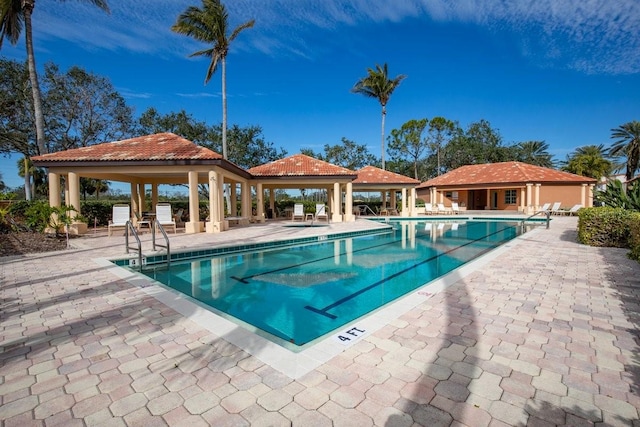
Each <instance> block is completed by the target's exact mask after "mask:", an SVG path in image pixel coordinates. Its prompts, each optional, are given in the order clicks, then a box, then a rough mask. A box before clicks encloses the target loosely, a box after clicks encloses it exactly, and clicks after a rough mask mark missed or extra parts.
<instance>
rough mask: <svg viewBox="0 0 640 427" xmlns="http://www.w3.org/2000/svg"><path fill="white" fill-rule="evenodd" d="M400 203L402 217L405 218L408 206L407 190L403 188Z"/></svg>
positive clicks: (407, 214) (407, 213)
mask: <svg viewBox="0 0 640 427" xmlns="http://www.w3.org/2000/svg"><path fill="white" fill-rule="evenodd" d="M400 202H401V203H402V216H403V217H407V216H409V209H408V208H409V206H408V204H407V189H406V188H403V189H402V200H401V201H400Z"/></svg>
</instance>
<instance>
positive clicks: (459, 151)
mask: <svg viewBox="0 0 640 427" xmlns="http://www.w3.org/2000/svg"><path fill="white" fill-rule="evenodd" d="M509 151H510V150H509V148H508V147H504V146H503V145H502V137H501V136H500V133H499V132H498V130H496V129H493V128H492V127H491V124H490V123H489V122H488V121H486V120H484V119H482V120H480V121H479V122H475V123H471V124H470V125H469V127H468V128H467V130H466V132H463V131H462V130H461V129H457V130H456V132H455V134H454V136H453V137H452V139H451V140H450V141H449V143H448V144H447V146H446V147H445V149H444V152H445V153H444V157H445V158H444V168H445V170H452V169H456V168H459V167H460V166H464V165H475V164H483V163H495V162H503V161H505V160H507V159H509V158H510V154H509Z"/></svg>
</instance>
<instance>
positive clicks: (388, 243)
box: [230, 240, 398, 284]
mask: <svg viewBox="0 0 640 427" xmlns="http://www.w3.org/2000/svg"><path fill="white" fill-rule="evenodd" d="M395 243H398V241H397V240H394V241H393V242H387V243H381V244H379V245H374V246H368V247H366V248H361V249H356V250H354V251H351V253H358V252H362V251H368V250H369V249H376V248H381V247H383V246H387V245H393V244H395ZM346 254H347V252H340V256H342V255H346ZM333 257H335V254H334V255H328V256H326V257H322V258H316V259H312V260H310V261H305V262H301V263H299V264H294V265H288V266H286V267H281V268H276V269H275V270H269V271H263V272H261V273H256V274H252V275H250V276H244V277H236V276H230V277H231V278H232V279H233V280H237V281H238V282H241V283H245V284H248V283H249V282H248V279H253V278H254V277H259V276H264V275H265V274H271V273H278V272H280V271H285V270H289V269H291V268H296V267H301V266H303V265H308V264H313V263H314V262H318V261H324V260H327V259H331V258H333Z"/></svg>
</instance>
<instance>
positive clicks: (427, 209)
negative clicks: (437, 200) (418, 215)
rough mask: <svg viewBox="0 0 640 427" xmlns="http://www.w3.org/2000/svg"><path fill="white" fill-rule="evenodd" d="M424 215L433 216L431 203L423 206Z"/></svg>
mask: <svg viewBox="0 0 640 427" xmlns="http://www.w3.org/2000/svg"><path fill="white" fill-rule="evenodd" d="M424 213H425V214H427V215H433V205H432V204H431V203H425V204H424Z"/></svg>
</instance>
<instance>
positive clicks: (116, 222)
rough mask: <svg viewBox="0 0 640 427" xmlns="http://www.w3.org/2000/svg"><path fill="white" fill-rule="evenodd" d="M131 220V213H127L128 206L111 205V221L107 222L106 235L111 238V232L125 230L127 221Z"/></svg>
mask: <svg viewBox="0 0 640 427" xmlns="http://www.w3.org/2000/svg"><path fill="white" fill-rule="evenodd" d="M130 220H131V213H130V212H129V205H119V204H116V205H113V210H112V212H111V220H110V221H109V227H108V231H107V233H108V235H109V236H111V234H112V230H113V229H116V228H120V229H123V230H125V229H126V228H127V221H130Z"/></svg>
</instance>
